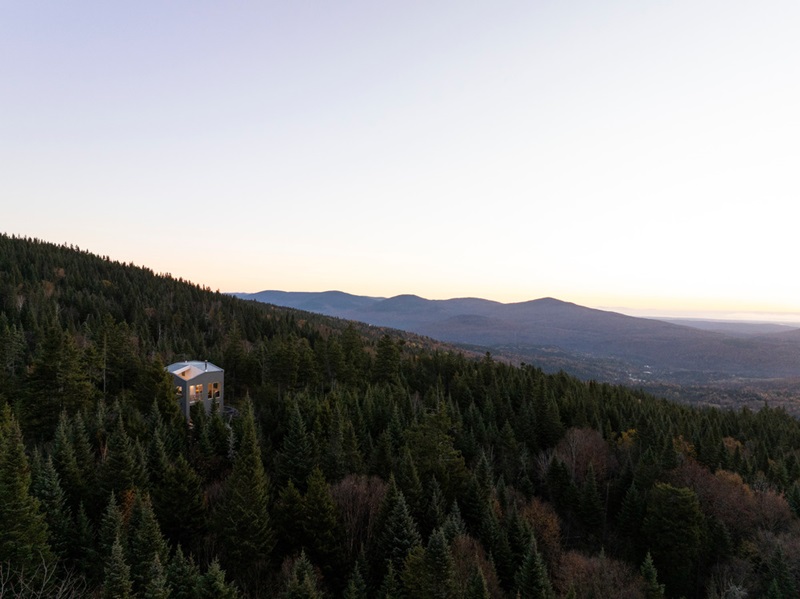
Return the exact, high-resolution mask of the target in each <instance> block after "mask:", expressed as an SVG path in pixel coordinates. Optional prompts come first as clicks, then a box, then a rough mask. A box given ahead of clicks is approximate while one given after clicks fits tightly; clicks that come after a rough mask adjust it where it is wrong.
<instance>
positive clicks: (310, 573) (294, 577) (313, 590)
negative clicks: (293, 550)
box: [281, 552, 323, 599]
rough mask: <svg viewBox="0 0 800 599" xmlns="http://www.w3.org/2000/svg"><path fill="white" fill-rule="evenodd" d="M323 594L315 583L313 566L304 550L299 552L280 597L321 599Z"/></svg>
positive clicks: (288, 598) (283, 598) (284, 598)
mask: <svg viewBox="0 0 800 599" xmlns="http://www.w3.org/2000/svg"><path fill="white" fill-rule="evenodd" d="M322 597H323V595H322V592H321V591H320V589H319V586H318V585H317V577H316V576H315V575H314V568H313V566H312V565H311V562H310V561H309V560H308V557H306V554H305V552H301V553H300V557H298V558H297V560H296V561H295V563H294V565H293V566H292V571H291V574H290V576H289V581H288V584H287V586H286V590H285V591H284V592H283V593H282V594H281V599H322Z"/></svg>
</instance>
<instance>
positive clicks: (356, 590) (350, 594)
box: [344, 562, 367, 599]
mask: <svg viewBox="0 0 800 599" xmlns="http://www.w3.org/2000/svg"><path fill="white" fill-rule="evenodd" d="M344 599H367V585H366V583H365V582H364V578H363V576H361V568H360V567H359V565H358V562H356V565H355V567H354V568H353V574H352V576H350V581H349V582H348V583H347V588H346V589H345V591H344Z"/></svg>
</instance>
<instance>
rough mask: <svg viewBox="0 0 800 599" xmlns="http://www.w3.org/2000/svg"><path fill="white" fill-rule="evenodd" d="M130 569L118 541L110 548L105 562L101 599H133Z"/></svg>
mask: <svg viewBox="0 0 800 599" xmlns="http://www.w3.org/2000/svg"><path fill="white" fill-rule="evenodd" d="M130 572H131V571H130V567H129V566H128V564H127V562H126V561H125V553H124V551H123V549H122V544H121V543H120V541H119V539H116V540H115V541H114V544H113V545H112V546H111V554H110V555H109V556H108V557H107V558H106V562H105V578H104V580H103V599H130V598H132V597H134V594H133V583H132V582H131V577H130Z"/></svg>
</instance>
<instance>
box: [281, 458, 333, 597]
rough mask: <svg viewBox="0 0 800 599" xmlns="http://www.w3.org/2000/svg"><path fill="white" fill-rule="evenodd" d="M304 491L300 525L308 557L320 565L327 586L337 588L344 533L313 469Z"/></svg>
mask: <svg viewBox="0 0 800 599" xmlns="http://www.w3.org/2000/svg"><path fill="white" fill-rule="evenodd" d="M290 482H291V481H290ZM306 487H307V489H308V491H307V492H306V496H305V498H304V501H303V507H304V514H303V520H302V522H303V532H304V538H305V540H306V543H307V551H308V556H309V558H310V559H311V560H312V561H313V562H314V563H316V564H320V566H321V569H322V573H323V575H324V577H325V579H326V580H327V581H329V582H328V583H329V584H330V585H331V586H333V587H334V588H341V586H342V585H343V584H344V580H342V569H343V566H344V564H343V563H342V558H343V555H344V547H343V545H344V543H343V537H344V531H343V530H342V524H341V521H340V519H339V513H338V510H337V508H336V505H335V504H334V503H333V498H332V497H331V494H330V489H329V488H328V483H326V482H325V477H324V475H323V474H322V470H320V469H319V468H318V467H315V468H314V469H313V470H312V471H311V474H310V475H309V477H308V482H307V484H306Z"/></svg>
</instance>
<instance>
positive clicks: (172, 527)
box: [153, 455, 206, 549]
mask: <svg viewBox="0 0 800 599" xmlns="http://www.w3.org/2000/svg"><path fill="white" fill-rule="evenodd" d="M153 509H154V510H155V512H156V514H157V515H158V520H159V522H160V523H161V527H162V530H163V533H164V536H165V537H166V538H167V539H169V540H170V541H171V542H172V543H173V544H181V545H183V546H184V547H187V548H189V549H194V548H196V547H197V546H198V545H199V544H200V540H201V537H202V535H203V532H204V531H205V528H206V505H205V495H204V493H203V490H202V482H201V480H200V477H199V476H198V474H197V472H195V470H194V468H192V466H191V464H189V462H188V461H187V460H186V458H185V457H184V456H183V455H179V456H178V457H177V459H175V461H174V463H173V464H170V465H169V466H168V467H167V471H166V475H165V476H164V480H163V481H162V483H161V484H160V485H158V486H156V487H155V488H154V490H153Z"/></svg>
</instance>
